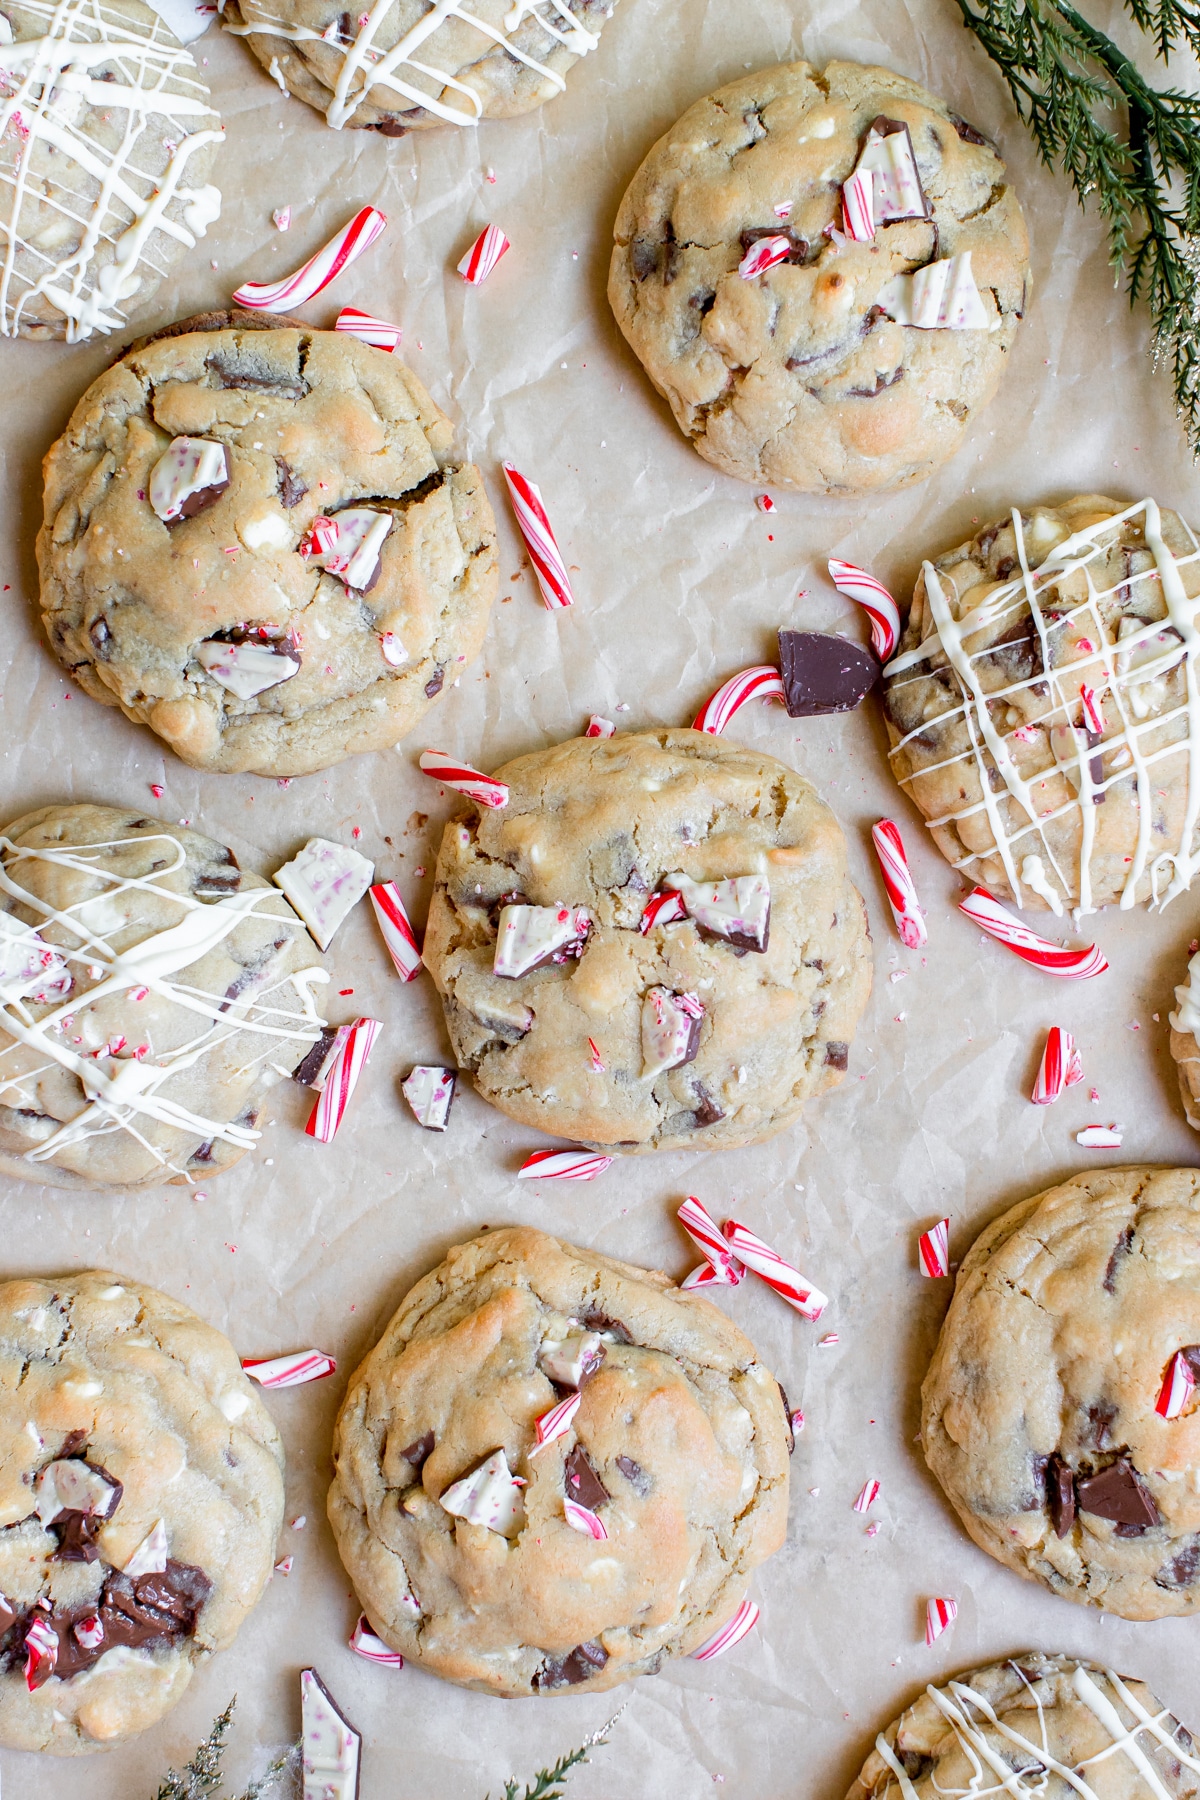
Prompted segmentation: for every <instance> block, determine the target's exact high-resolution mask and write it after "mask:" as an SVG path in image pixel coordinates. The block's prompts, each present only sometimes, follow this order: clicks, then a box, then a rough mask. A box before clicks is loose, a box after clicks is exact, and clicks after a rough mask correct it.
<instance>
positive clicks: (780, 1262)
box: [724, 1219, 829, 1319]
mask: <svg viewBox="0 0 1200 1800" xmlns="http://www.w3.org/2000/svg"><path fill="white" fill-rule="evenodd" d="M724 1233H725V1241H726V1243H727V1244H728V1245H729V1248H730V1249H731V1250H732V1251H733V1254H734V1255H735V1256H736V1257H737V1259H738V1261H739V1262H740V1263H745V1265H746V1267H747V1268H748V1269H752V1270H753V1271H754V1273H755V1274H756V1275H757V1276H758V1277H759V1279H760V1280H762V1281H765V1282H766V1284H767V1286H768V1287H769V1288H774V1290H775V1292H776V1293H777V1294H778V1295H779V1297H780V1299H781V1300H786V1301H787V1303H788V1305H789V1306H794V1307H795V1309H796V1311H797V1312H798V1313H802V1314H803V1316H804V1317H805V1318H806V1319H819V1318H820V1316H821V1314H822V1313H823V1312H824V1311H825V1308H826V1307H827V1306H828V1305H829V1298H828V1296H827V1295H826V1294H823V1293H822V1292H821V1291H820V1289H819V1288H815V1287H813V1285H812V1283H811V1282H810V1281H807V1280H806V1279H805V1277H804V1276H803V1275H802V1274H801V1273H800V1271H799V1269H796V1268H793V1267H792V1264H791V1263H790V1262H785V1260H784V1258H783V1257H782V1256H780V1254H779V1252H778V1251H777V1250H772V1248H771V1246H770V1244H765V1243H764V1242H763V1240H762V1239H761V1238H760V1237H756V1236H755V1235H754V1233H753V1232H752V1231H750V1230H749V1229H748V1228H747V1227H746V1226H745V1225H742V1224H739V1222H738V1220H737V1219H726V1221H725V1225H724Z"/></svg>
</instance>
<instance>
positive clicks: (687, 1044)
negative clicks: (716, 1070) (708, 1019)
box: [642, 987, 704, 1081]
mask: <svg viewBox="0 0 1200 1800" xmlns="http://www.w3.org/2000/svg"><path fill="white" fill-rule="evenodd" d="M703 1027H704V1004H703V1002H702V1001H700V1000H698V999H697V998H696V996H695V994H677V993H675V992H674V991H673V990H672V989H671V988H666V987H652V988H647V990H646V995H645V998H644V999H643V1001H642V1080H643V1081H653V1080H655V1079H656V1078H657V1077H658V1076H659V1075H663V1074H665V1073H666V1071H667V1070H668V1069H679V1068H682V1067H683V1065H684V1063H690V1062H694V1061H695V1060H696V1052H697V1051H698V1049H699V1048H700V1033H701V1031H702V1030H703Z"/></svg>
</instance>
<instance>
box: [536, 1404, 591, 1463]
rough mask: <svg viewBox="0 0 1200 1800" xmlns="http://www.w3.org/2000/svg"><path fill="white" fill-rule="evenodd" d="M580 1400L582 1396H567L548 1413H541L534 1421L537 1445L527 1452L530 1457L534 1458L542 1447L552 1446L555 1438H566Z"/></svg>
mask: <svg viewBox="0 0 1200 1800" xmlns="http://www.w3.org/2000/svg"><path fill="white" fill-rule="evenodd" d="M582 1399H583V1395H582V1394H568V1395H567V1397H566V1399H565V1400H560V1401H559V1403H558V1405H557V1406H552V1407H551V1408H550V1411H549V1412H546V1413H543V1414H542V1416H541V1418H540V1419H535V1420H534V1423H533V1429H534V1431H535V1432H536V1434H537V1445H536V1447H535V1448H534V1449H533V1450H531V1451H530V1452H529V1454H530V1455H531V1456H536V1455H537V1453H538V1451H539V1450H540V1449H542V1447H543V1446H544V1445H546V1444H552V1443H553V1442H554V1440H555V1438H560V1437H565V1436H566V1434H567V1432H568V1431H570V1429H571V1424H572V1421H573V1420H574V1418H575V1414H576V1413H577V1412H578V1411H579V1407H580V1403H581V1401H582Z"/></svg>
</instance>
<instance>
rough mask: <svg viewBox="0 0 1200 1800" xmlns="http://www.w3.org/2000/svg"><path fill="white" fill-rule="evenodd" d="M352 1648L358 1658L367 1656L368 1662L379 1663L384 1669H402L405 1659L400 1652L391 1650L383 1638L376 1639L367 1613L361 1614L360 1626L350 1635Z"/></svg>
mask: <svg viewBox="0 0 1200 1800" xmlns="http://www.w3.org/2000/svg"><path fill="white" fill-rule="evenodd" d="M350 1648H351V1649H352V1650H353V1652H354V1654H355V1655H356V1656H365V1657H366V1659H367V1661H368V1662H373V1663H378V1664H379V1665H380V1667H381V1668H384V1669H402V1668H403V1667H404V1658H403V1657H402V1656H401V1654H400V1652H399V1651H398V1650H389V1649H388V1647H387V1645H386V1644H385V1643H384V1641H383V1639H382V1638H381V1637H376V1635H375V1633H374V1632H373V1631H372V1630H371V1625H370V1621H369V1620H368V1618H367V1615H366V1613H360V1614H359V1619H358V1624H357V1625H356V1626H355V1627H354V1630H353V1631H352V1632H351V1633H350Z"/></svg>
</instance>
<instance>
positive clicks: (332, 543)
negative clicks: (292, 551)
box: [300, 515, 341, 556]
mask: <svg viewBox="0 0 1200 1800" xmlns="http://www.w3.org/2000/svg"><path fill="white" fill-rule="evenodd" d="M340 536H341V527H340V526H339V524H338V522H337V520H336V519H326V518H324V517H322V516H320V515H318V516H317V517H316V518H315V519H314V520H313V522H312V524H311V525H310V526H309V528H308V531H307V533H306V534H305V536H304V537H303V538H301V540H300V554H301V556H329V555H330V554H331V553H332V552H333V551H334V550H336V549H337V541H338V538H339V537H340Z"/></svg>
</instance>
